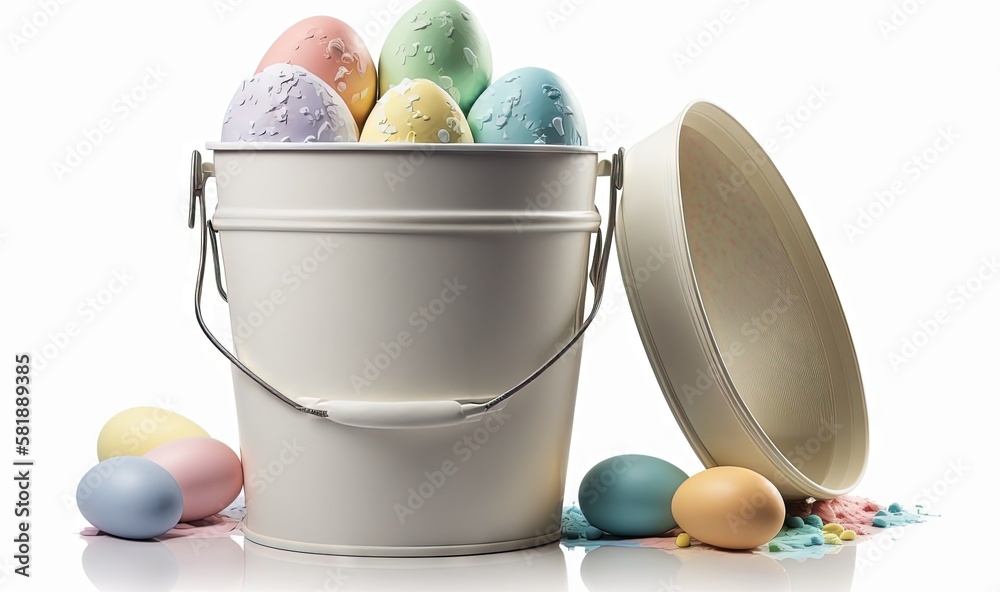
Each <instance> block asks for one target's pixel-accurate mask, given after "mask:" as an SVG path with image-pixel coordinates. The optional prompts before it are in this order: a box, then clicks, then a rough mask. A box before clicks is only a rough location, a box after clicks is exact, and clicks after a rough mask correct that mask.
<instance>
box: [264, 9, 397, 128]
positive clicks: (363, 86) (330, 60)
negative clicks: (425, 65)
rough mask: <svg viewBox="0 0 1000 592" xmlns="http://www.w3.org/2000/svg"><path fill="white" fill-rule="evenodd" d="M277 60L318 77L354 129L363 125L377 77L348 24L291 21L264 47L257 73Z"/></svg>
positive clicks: (317, 19) (361, 42) (313, 19)
mask: <svg viewBox="0 0 1000 592" xmlns="http://www.w3.org/2000/svg"><path fill="white" fill-rule="evenodd" d="M281 63H288V64H294V65H296V66H301V67H303V68H305V69H306V70H308V71H310V72H312V73H313V74H315V75H316V76H319V77H320V78H321V79H322V80H323V81H324V82H326V83H327V84H329V85H330V87H331V88H332V89H333V90H334V91H335V92H336V93H337V94H339V95H340V97H341V98H342V99H344V102H345V103H347V107H348V108H349V109H350V110H351V114H352V115H354V121H355V122H357V124H358V128H359V129H360V128H362V127H364V125H365V119H366V118H367V117H368V113H369V112H370V111H371V110H372V107H373V106H374V105H375V99H377V98H378V77H377V74H376V72H375V62H374V60H372V56H371V54H370V53H368V48H367V47H365V42H364V40H362V39H361V35H358V33H357V31H355V30H354V29H352V28H351V26H350V25H348V24H347V23H345V22H344V21H341V20H339V19H335V18H333V17H330V16H313V17H309V18H307V19H305V20H302V21H299V22H297V23H295V24H294V25H292V26H291V27H289V28H288V30H287V31H285V32H284V33H282V34H281V36H280V37H278V39H277V40H276V41H275V42H274V44H273V45H271V48H270V49H268V50H267V53H266V54H264V58H263V59H262V60H261V61H260V65H259V66H257V72H258V73H260V72H262V71H263V70H264V68H266V67H268V66H270V65H272V64H281Z"/></svg>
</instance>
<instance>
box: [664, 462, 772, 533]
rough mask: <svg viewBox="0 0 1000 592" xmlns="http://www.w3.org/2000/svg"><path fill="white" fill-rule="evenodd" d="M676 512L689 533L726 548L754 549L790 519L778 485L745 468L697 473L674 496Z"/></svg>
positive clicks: (674, 509)
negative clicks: (786, 518)
mask: <svg viewBox="0 0 1000 592" xmlns="http://www.w3.org/2000/svg"><path fill="white" fill-rule="evenodd" d="M673 514H674V518H676V519H677V524H678V525H679V526H680V527H681V528H683V529H684V531H685V532H687V533H688V534H690V535H691V536H692V537H694V538H696V539H698V540H699V541H701V542H703V543H708V544H709V545H714V546H716V547H722V548H724V549H753V548H755V547H758V546H760V545H763V544H764V543H766V542H768V541H770V540H771V539H773V538H774V536H775V535H776V534H778V531H779V530H781V525H782V524H784V521H785V504H784V502H783V501H782V499H781V494H780V493H778V489H777V488H776V487H775V486H774V485H773V484H772V483H771V482H770V481H768V480H767V479H765V478H764V477H763V476H761V475H760V474H758V473H755V472H753V471H751V470H749V469H744V468H742V467H714V468H711V469H706V470H704V471H702V472H700V473H697V474H695V475H692V476H691V477H690V478H689V479H688V480H687V481H685V482H684V483H683V484H682V485H681V486H680V487H679V488H678V489H677V493H676V494H675V495H674V500H673Z"/></svg>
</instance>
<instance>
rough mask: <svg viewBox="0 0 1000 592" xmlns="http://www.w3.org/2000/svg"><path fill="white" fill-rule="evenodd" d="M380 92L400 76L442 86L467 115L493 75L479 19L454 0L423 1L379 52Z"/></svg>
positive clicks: (412, 10) (397, 23) (395, 28)
mask: <svg viewBox="0 0 1000 592" xmlns="http://www.w3.org/2000/svg"><path fill="white" fill-rule="evenodd" d="M378 70H379V93H380V94H382V95H384V94H385V93H386V92H388V91H389V89H390V88H392V87H393V86H395V85H397V84H399V83H401V82H402V81H403V80H405V79H415V78H426V79H428V80H432V81H434V82H436V83H437V84H438V85H440V86H441V88H443V89H444V90H446V91H447V92H448V94H450V95H451V97H452V98H453V99H455V101H456V102H457V103H458V104H459V106H460V107H461V109H462V112H463V113H468V112H469V109H471V108H472V104H473V103H475V102H476V99H477V98H478V97H479V95H480V94H481V93H482V92H483V90H485V89H486V87H487V86H489V84H490V80H492V77H493V54H492V51H491V50H490V44H489V41H487V39H486V34H485V32H484V30H483V27H482V25H480V24H479V20H478V19H477V18H476V17H475V15H473V14H472V12H470V11H469V9H468V7H466V6H465V5H464V4H462V3H461V2H457V1H456V0H423V1H422V2H418V3H417V4H416V5H415V6H414V7H413V8H411V9H410V10H409V11H407V12H406V14H404V15H403V16H402V17H400V19H399V21H397V22H396V24H395V25H394V26H393V27H392V30H390V31H389V35H388V37H386V40H385V45H383V46H382V54H381V55H380V56H379V62H378Z"/></svg>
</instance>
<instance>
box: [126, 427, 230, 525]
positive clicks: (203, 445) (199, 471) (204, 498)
mask: <svg viewBox="0 0 1000 592" xmlns="http://www.w3.org/2000/svg"><path fill="white" fill-rule="evenodd" d="M143 458H146V459H147V460H151V461H153V462H155V463H156V464H158V465H160V466H161V467H163V468H164V469H166V470H167V472H168V473H170V476H172V477H173V478H174V480H175V481H177V484H178V485H179V486H180V488H181V494H182V495H183V496H184V512H183V513H182V514H181V517H180V521H181V522H190V521H192V520H201V519H202V518H207V517H208V516H211V515H213V514H216V513H218V512H221V511H222V510H225V509H226V507H227V506H229V504H230V503H232V501H233V500H234V499H236V496H238V495H239V494H240V489H242V487H243V465H242V464H241V463H240V459H239V457H237V456H236V453H235V452H233V451H232V449H230V448H229V447H228V446H226V445H225V444H223V443H222V442H219V441H218V440H213V439H212V438H184V439H182V440H174V441H173V442H167V443H166V444H162V445H160V446H157V447H156V448H154V449H152V450H150V451H149V452H147V453H146V454H145V455H143Z"/></svg>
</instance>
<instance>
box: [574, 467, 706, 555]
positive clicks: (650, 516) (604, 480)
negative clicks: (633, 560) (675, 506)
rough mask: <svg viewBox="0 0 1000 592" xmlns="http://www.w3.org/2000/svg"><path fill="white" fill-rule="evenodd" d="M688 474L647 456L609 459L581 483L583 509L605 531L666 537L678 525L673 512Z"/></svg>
mask: <svg viewBox="0 0 1000 592" xmlns="http://www.w3.org/2000/svg"><path fill="white" fill-rule="evenodd" d="M685 479H687V474H686V473H685V472H684V471H682V470H680V469H678V468H677V467H675V466H674V465H672V464H670V463H668V462H667V461H665V460H662V459H659V458H656V457H652V456H646V455H643V454H626V455H621V456H613V457H611V458H608V459H605V460H603V461H601V462H599V463H597V464H596V465H594V468H592V469H590V471H588V472H587V474H586V475H585V476H584V478H583V482H581V483H580V492H579V495H580V498H579V500H580V510H581V511H582V512H583V515H584V517H586V518H587V521H588V522H590V524H591V525H592V526H595V527H597V528H599V529H601V530H603V531H604V532H607V533H610V534H613V535H615V536H620V537H626V538H635V537H649V536H656V535H659V534H663V533H665V532H666V531H668V530H670V529H671V528H674V527H675V526H677V522H676V521H675V520H674V517H673V515H672V514H671V510H670V501H671V499H672V498H673V496H674V492H675V491H677V488H678V487H680V485H681V483H683V482H684V480H685Z"/></svg>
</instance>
